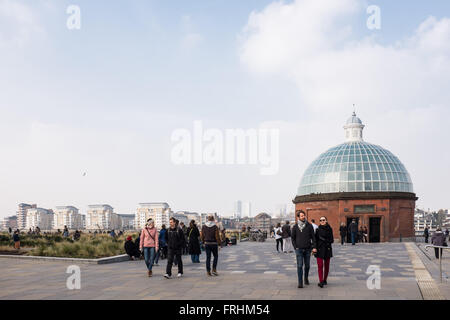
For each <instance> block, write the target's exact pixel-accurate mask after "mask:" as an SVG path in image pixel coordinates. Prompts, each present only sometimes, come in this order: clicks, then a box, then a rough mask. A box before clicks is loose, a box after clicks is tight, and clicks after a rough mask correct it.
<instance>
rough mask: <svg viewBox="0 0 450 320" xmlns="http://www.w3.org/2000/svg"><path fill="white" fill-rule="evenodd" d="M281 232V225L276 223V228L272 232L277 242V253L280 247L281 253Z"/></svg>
mask: <svg viewBox="0 0 450 320" xmlns="http://www.w3.org/2000/svg"><path fill="white" fill-rule="evenodd" d="M282 232H283V231H282V230H281V223H279V222H278V224H277V227H276V228H275V230H274V234H275V241H276V242H277V252H280V250H279V247H280V246H281V252H283V238H282V237H281V234H282Z"/></svg>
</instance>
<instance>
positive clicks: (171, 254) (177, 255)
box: [166, 248, 183, 276]
mask: <svg viewBox="0 0 450 320" xmlns="http://www.w3.org/2000/svg"><path fill="white" fill-rule="evenodd" d="M182 250H183V249H182V248H180V249H170V248H169V249H168V250H167V267H166V273H167V274H168V275H169V276H171V275H172V264H173V262H174V259H176V260H177V266H178V273H181V274H183V260H181V251H182Z"/></svg>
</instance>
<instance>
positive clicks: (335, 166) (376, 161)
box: [297, 139, 413, 196]
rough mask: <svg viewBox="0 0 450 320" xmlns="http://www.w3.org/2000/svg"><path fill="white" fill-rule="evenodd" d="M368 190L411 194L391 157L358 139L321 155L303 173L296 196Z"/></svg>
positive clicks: (406, 178) (400, 166) (408, 180)
mask: <svg viewBox="0 0 450 320" xmlns="http://www.w3.org/2000/svg"><path fill="white" fill-rule="evenodd" d="M372 191H383V192H388V191H394V192H411V193H412V192H413V184H412V181H411V178H410V176H409V174H408V171H407V170H406V168H405V166H404V165H403V164H402V163H401V162H400V160H399V159H398V158H397V157H396V156H395V155H393V154H392V153H391V152H390V151H388V150H386V149H384V148H382V147H380V146H377V145H374V144H370V143H367V142H364V141H362V139H361V140H359V141H348V142H346V143H343V144H340V145H338V146H336V147H334V148H331V149H329V150H328V151H326V152H324V153H322V154H321V155H320V156H319V157H318V158H317V159H316V160H314V161H313V163H311V165H310V166H309V167H308V169H307V170H306V171H305V173H304V175H303V178H302V180H301V183H300V186H299V188H298V192H297V195H300V196H301V195H307V194H311V193H333V192H372Z"/></svg>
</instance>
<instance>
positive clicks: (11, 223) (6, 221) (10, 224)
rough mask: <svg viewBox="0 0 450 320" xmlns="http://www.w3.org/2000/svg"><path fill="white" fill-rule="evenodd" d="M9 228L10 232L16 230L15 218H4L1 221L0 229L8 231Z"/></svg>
mask: <svg viewBox="0 0 450 320" xmlns="http://www.w3.org/2000/svg"><path fill="white" fill-rule="evenodd" d="M8 228H11V229H12V230H16V229H17V216H11V217H5V218H3V219H2V222H1V226H0V229H1V230H8Z"/></svg>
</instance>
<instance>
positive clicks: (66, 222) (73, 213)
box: [53, 206, 83, 230]
mask: <svg viewBox="0 0 450 320" xmlns="http://www.w3.org/2000/svg"><path fill="white" fill-rule="evenodd" d="M64 226H67V228H69V229H82V228H83V221H82V215H81V214H80V213H79V212H78V209H77V208H75V207H73V206H59V207H56V210H55V216H54V219H53V229H61V230H63V229H64Z"/></svg>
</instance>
